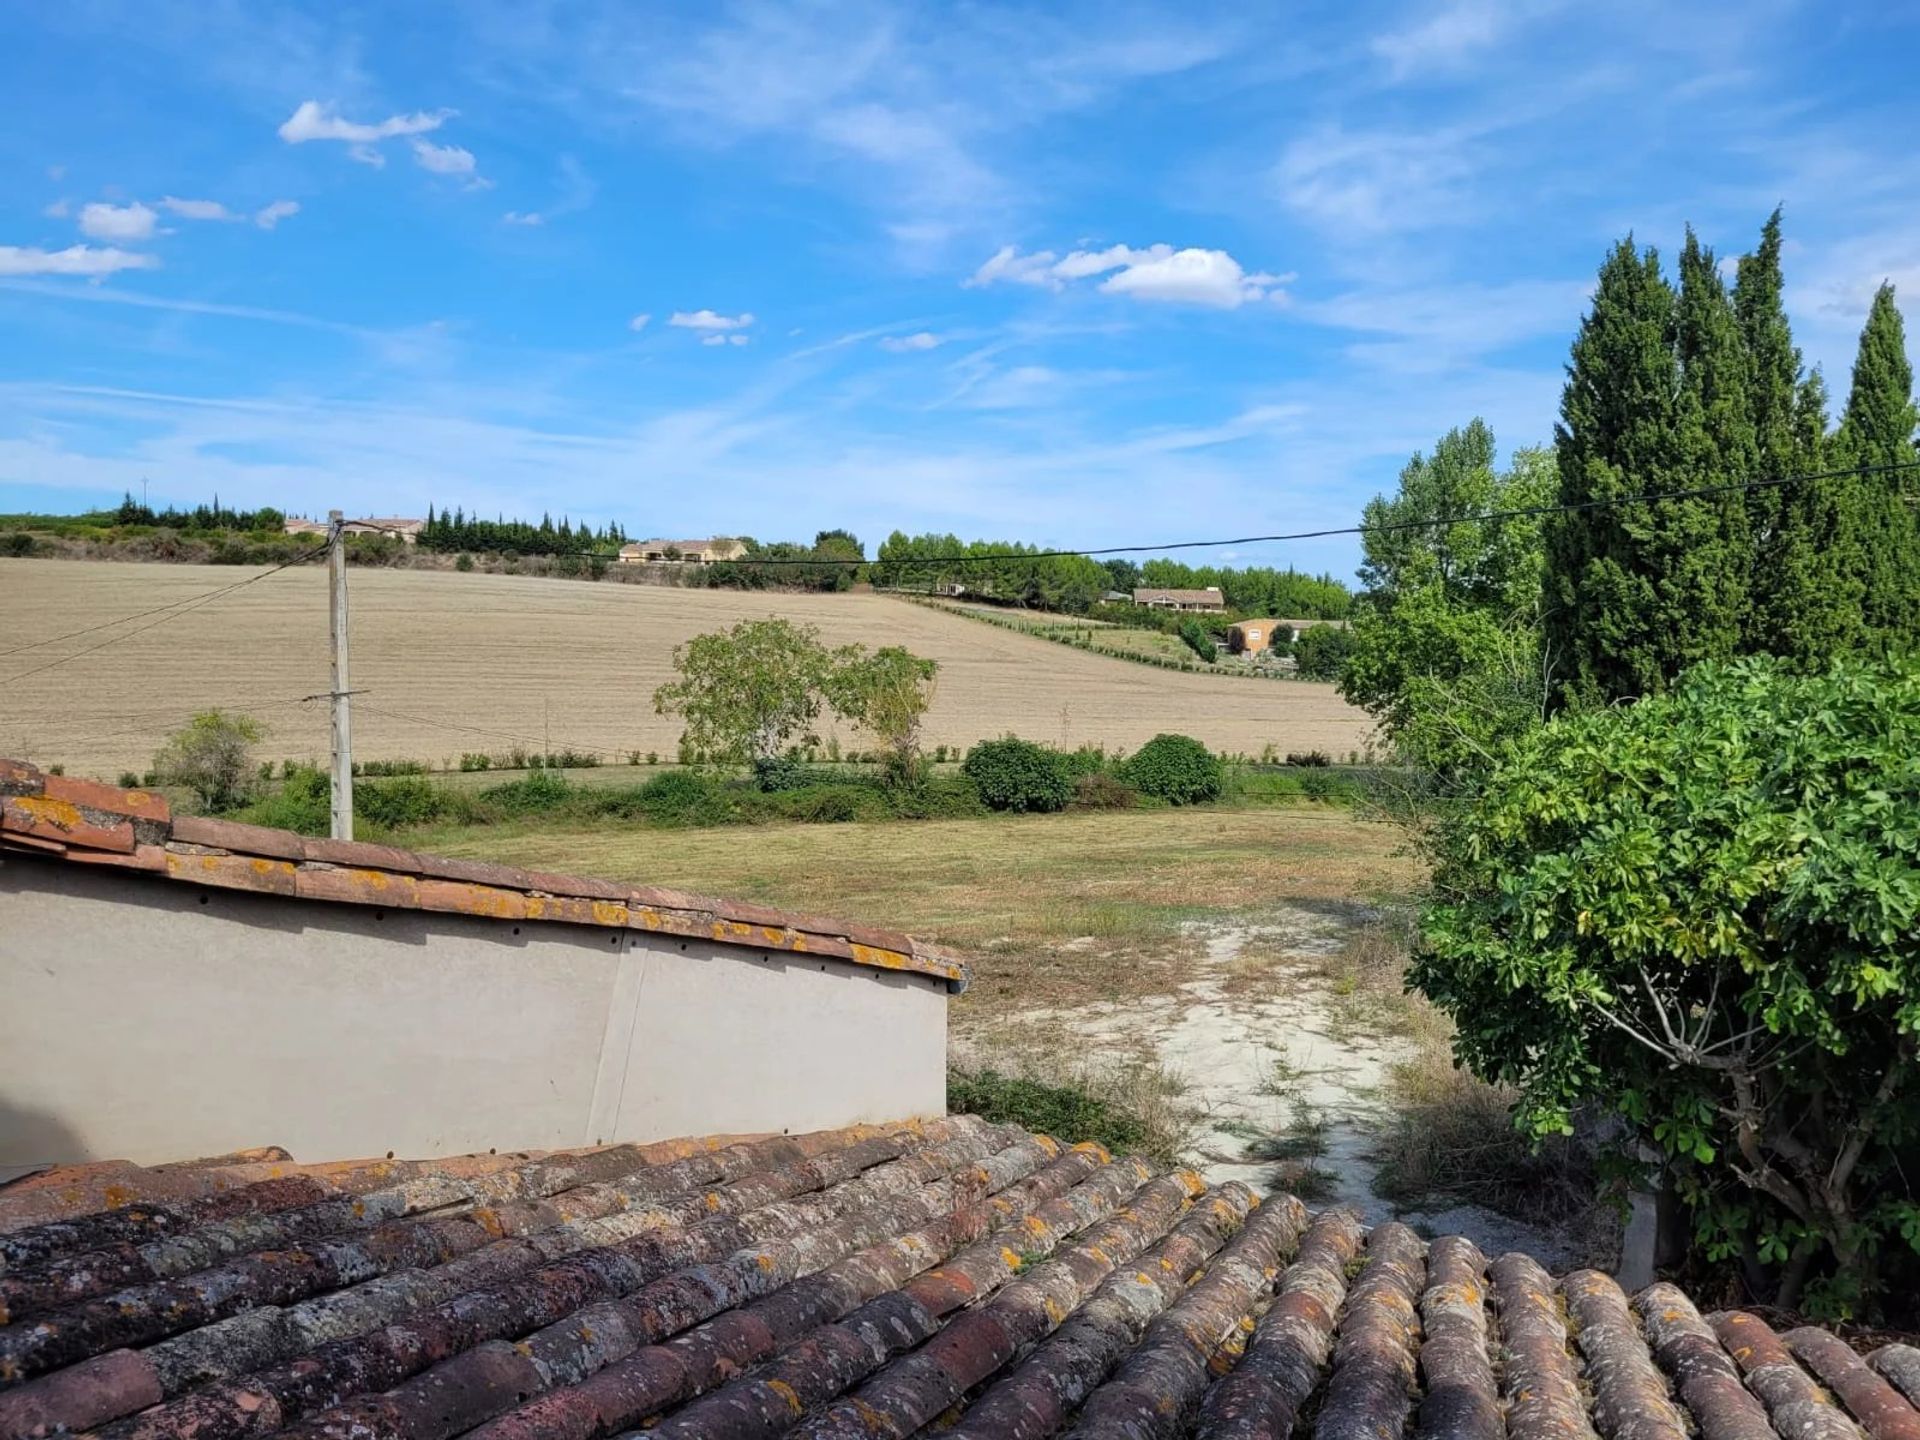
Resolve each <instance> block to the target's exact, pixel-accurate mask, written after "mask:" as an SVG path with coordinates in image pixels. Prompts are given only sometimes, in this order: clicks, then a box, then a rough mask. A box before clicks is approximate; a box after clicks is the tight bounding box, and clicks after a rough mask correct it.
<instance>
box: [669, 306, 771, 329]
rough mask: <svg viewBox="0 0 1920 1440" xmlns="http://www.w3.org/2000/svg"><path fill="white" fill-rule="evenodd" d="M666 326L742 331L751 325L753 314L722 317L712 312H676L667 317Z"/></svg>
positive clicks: (744, 312) (746, 313) (749, 312)
mask: <svg viewBox="0 0 1920 1440" xmlns="http://www.w3.org/2000/svg"><path fill="white" fill-rule="evenodd" d="M667 324H669V325H677V326H679V327H680V328H681V329H682V330H709V331H712V330H744V329H746V328H747V327H748V326H749V325H751V324H753V312H752V311H751V310H743V311H741V312H740V314H738V315H722V314H719V313H718V312H717V311H713V310H694V311H691V312H689V311H685V310H676V311H674V312H673V314H672V315H670V316H668V317H667Z"/></svg>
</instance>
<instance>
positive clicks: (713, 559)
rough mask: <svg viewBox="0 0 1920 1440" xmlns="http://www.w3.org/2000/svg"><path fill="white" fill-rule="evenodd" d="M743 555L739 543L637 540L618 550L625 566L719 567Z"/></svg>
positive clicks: (745, 548)
mask: <svg viewBox="0 0 1920 1440" xmlns="http://www.w3.org/2000/svg"><path fill="white" fill-rule="evenodd" d="M746 553H747V547H746V546H745V545H743V544H741V543H740V542H739V541H738V540H727V539H716V540H636V541H635V542H634V543H633V544H631V545H622V546H621V547H620V560H621V563H622V564H625V565H718V564H719V563H720V562H721V561H723V560H738V559H739V558H740V557H741V556H743V555H745V554H746Z"/></svg>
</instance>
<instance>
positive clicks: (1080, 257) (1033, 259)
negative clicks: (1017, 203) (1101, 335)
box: [966, 245, 1293, 310]
mask: <svg viewBox="0 0 1920 1440" xmlns="http://www.w3.org/2000/svg"><path fill="white" fill-rule="evenodd" d="M1100 276H1104V277H1105V278H1104V279H1102V280H1101V281H1100V285H1099V288H1100V289H1101V290H1102V291H1104V292H1105V293H1106V294H1109V295H1124V296H1127V297H1128V298H1130V299H1134V300H1148V301H1160V302H1165V303H1167V304H1174V305H1202V306H1206V307H1208V308H1210V309H1215V310H1237V309H1238V308H1239V307H1240V306H1242V305H1244V304H1246V303H1247V302H1248V301H1250V300H1275V301H1280V300H1284V299H1285V298H1286V292H1285V291H1284V290H1283V289H1282V288H1281V287H1282V286H1283V285H1284V284H1286V283H1287V282H1288V281H1289V280H1291V279H1292V278H1293V277H1292V276H1290V275H1269V274H1267V273H1266V272H1265V271H1254V272H1252V273H1251V274H1249V273H1248V272H1247V271H1246V270H1245V269H1244V268H1243V267H1242V266H1241V264H1240V262H1239V261H1238V260H1235V259H1234V258H1233V256H1231V255H1229V254H1228V253H1227V252H1226V251H1224V250H1203V249H1199V248H1195V247H1188V248H1187V249H1183V250H1176V249H1174V248H1173V246H1171V245H1149V246H1148V247H1147V248H1146V249H1144V250H1136V249H1133V248H1132V247H1130V246H1127V245H1110V246H1108V247H1107V248H1106V249H1105V250H1074V251H1071V252H1070V253H1068V254H1066V255H1064V256H1056V255H1055V254H1054V253H1053V251H1051V250H1041V251H1038V252H1036V253H1033V254H1027V255H1023V254H1021V253H1020V251H1019V250H1018V249H1017V248H1015V247H1014V246H1012V245H1004V246H1002V247H1001V248H1000V249H999V250H998V251H996V252H995V253H994V254H993V256H992V257H991V258H989V259H988V260H987V262H986V263H985V264H984V265H982V266H981V267H980V268H979V269H978V270H976V271H974V272H973V275H972V276H971V277H970V278H969V279H968V280H967V281H966V284H967V285H968V286H969V287H971V288H978V287H980V286H985V285H993V284H996V283H1001V282H1005V283H1009V284H1015V285H1035V286H1040V287H1042V288H1044V289H1048V290H1064V289H1065V288H1066V287H1067V286H1068V285H1069V284H1071V283H1072V282H1074V281H1076V280H1090V279H1094V278H1096V277H1100Z"/></svg>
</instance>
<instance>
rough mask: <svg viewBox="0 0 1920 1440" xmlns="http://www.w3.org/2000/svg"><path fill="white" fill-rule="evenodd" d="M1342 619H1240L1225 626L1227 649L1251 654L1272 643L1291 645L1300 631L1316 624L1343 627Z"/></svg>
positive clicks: (1266, 647)
mask: <svg viewBox="0 0 1920 1440" xmlns="http://www.w3.org/2000/svg"><path fill="white" fill-rule="evenodd" d="M1346 623H1347V622H1346V621H1344V620H1241V621H1238V622H1236V623H1235V624H1232V625H1229V626H1228V627H1227V649H1229V650H1231V651H1232V652H1233V653H1234V654H1236V655H1252V654H1255V653H1257V652H1259V651H1261V650H1265V649H1268V648H1270V647H1271V646H1274V645H1279V644H1282V643H1284V644H1288V645H1291V644H1292V643H1293V642H1294V641H1295V640H1298V639H1299V638H1300V636H1301V634H1302V632H1304V631H1307V630H1311V629H1312V628H1313V627H1314V626H1316V625H1336V626H1339V627H1341V628H1343V629H1344V628H1345V626H1346Z"/></svg>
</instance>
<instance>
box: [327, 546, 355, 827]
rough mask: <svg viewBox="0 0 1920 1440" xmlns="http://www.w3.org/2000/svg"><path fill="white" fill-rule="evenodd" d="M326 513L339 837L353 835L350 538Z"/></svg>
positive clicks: (335, 814)
mask: <svg viewBox="0 0 1920 1440" xmlns="http://www.w3.org/2000/svg"><path fill="white" fill-rule="evenodd" d="M340 527H341V514H340V512H339V511H338V510H330V511H328V512H327V597H328V600H327V622H328V624H327V629H328V635H329V638H330V639H331V641H332V646H333V687H332V688H333V694H332V696H331V697H330V698H331V699H332V701H333V809H332V821H333V826H332V833H333V838H334V839H336V840H351V839H352V838H353V726H352V719H351V717H350V716H349V715H348V713H347V699H348V696H347V537H346V535H345V534H344V533H343V532H342V530H341V528H340Z"/></svg>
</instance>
